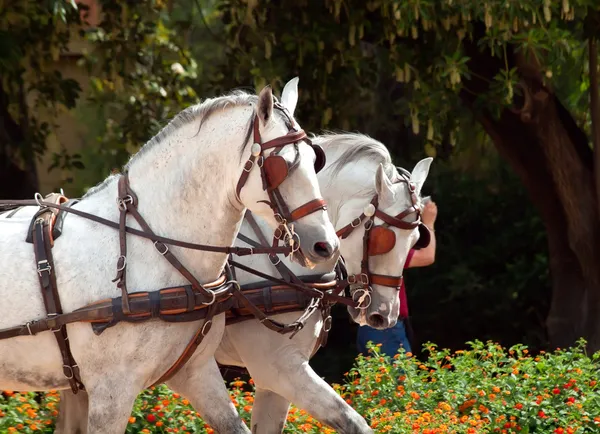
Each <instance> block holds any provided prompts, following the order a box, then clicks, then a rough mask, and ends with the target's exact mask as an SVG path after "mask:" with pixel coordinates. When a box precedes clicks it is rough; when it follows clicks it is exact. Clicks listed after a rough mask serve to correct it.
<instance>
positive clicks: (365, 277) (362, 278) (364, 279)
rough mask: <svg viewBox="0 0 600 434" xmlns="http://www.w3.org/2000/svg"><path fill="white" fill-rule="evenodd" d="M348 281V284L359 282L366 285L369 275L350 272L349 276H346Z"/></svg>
mask: <svg viewBox="0 0 600 434" xmlns="http://www.w3.org/2000/svg"><path fill="white" fill-rule="evenodd" d="M359 277H360V280H359V279H358V278H359ZM348 283H349V284H350V285H354V284H356V283H360V284H361V285H368V284H369V276H368V275H367V274H365V273H360V274H351V275H350V276H348Z"/></svg>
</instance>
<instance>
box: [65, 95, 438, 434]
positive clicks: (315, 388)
mask: <svg viewBox="0 0 600 434" xmlns="http://www.w3.org/2000/svg"><path fill="white" fill-rule="evenodd" d="M286 91H287V92H286ZM290 93H291V96H290ZM282 101H283V102H285V103H286V106H287V107H292V108H293V107H294V106H295V101H296V98H295V88H289V87H288V86H286V89H284V93H283V97H282ZM313 143H318V144H320V145H322V146H323V147H324V149H325V152H326V155H327V166H326V167H325V169H324V170H323V171H322V172H320V173H319V174H318V178H319V183H320V185H321V192H322V193H323V195H324V197H325V198H326V200H327V203H328V211H329V215H330V219H331V220H332V221H333V222H334V225H335V227H336V229H340V228H343V227H344V226H346V225H347V224H349V223H350V222H351V221H352V220H353V219H355V218H356V217H358V216H359V215H360V214H361V213H362V212H363V210H364V209H365V207H367V205H368V204H369V203H370V201H371V199H372V198H373V196H374V195H376V194H377V195H378V196H379V199H380V200H379V209H381V210H382V211H384V212H385V213H387V214H389V215H397V214H398V213H399V212H401V211H403V210H404V209H407V208H408V207H409V206H410V205H411V197H410V194H409V191H408V187H407V185H406V184H405V183H398V182H396V181H397V180H398V178H399V175H398V173H397V171H396V168H395V167H394V165H393V164H392V161H391V157H390V154H389V152H388V150H387V149H386V148H385V146H384V145H382V144H381V143H380V142H378V141H376V140H373V139H371V138H369V137H367V136H363V135H359V134H332V135H326V136H321V137H317V138H315V139H313ZM431 161H432V159H431V158H427V159H424V160H422V161H420V162H419V163H418V164H417V165H416V166H415V168H414V170H413V172H412V176H411V180H412V181H413V182H414V184H415V186H416V194H417V195H419V194H420V191H421V188H422V186H423V183H424V182H425V180H426V178H427V175H428V172H429V166H430V164H431ZM256 220H257V222H258V223H259V226H260V227H261V229H262V230H263V232H264V233H265V234H267V233H268V231H269V230H268V227H267V225H266V223H265V222H264V220H262V219H258V218H257V219H256ZM381 223H382V222H381V221H379V219H376V220H375V224H381ZM391 229H392V230H393V231H394V233H395V245H394V247H393V249H392V250H390V251H389V252H388V253H386V254H382V255H378V256H376V257H373V258H371V261H372V262H371V267H370V271H372V272H373V273H378V274H387V275H395V276H398V275H400V274H401V273H402V270H403V268H404V262H405V260H406V257H407V255H408V252H409V250H410V248H411V247H412V246H414V244H415V243H416V242H417V239H418V238H419V233H418V231H417V230H401V229H397V228H391ZM240 233H242V234H244V235H245V236H247V237H249V238H253V239H256V236H255V235H254V232H253V230H252V229H251V227H250V225H249V224H248V222H247V220H245V221H244V223H243V224H242V228H241V230H240ZM363 234H364V227H363V226H359V227H357V229H356V230H355V231H354V232H353V233H352V234H351V235H350V236H348V237H347V238H346V239H345V240H343V241H342V244H341V248H340V249H341V252H342V255H343V256H344V258H345V260H346V266H347V269H348V272H349V274H356V273H360V272H361V260H362V252H363V248H362V240H363ZM239 262H242V263H244V264H245V265H247V266H250V267H252V268H255V269H257V270H259V271H262V272H264V273H267V274H271V275H275V276H276V275H277V270H276V269H275V268H274V267H273V265H272V264H271V262H270V260H269V259H268V258H265V257H258V256H255V257H248V258H243V259H240V261H239ZM284 262H285V263H286V265H287V267H288V268H290V269H291V270H292V271H293V272H294V273H296V274H297V275H299V276H302V275H304V276H306V275H322V274H327V273H329V272H331V271H332V270H333V267H334V265H335V260H331V261H329V262H326V263H322V264H319V265H318V266H317V267H315V268H314V269H312V270H310V271H307V270H306V269H302V268H300V267H298V266H297V265H295V264H292V263H290V262H289V261H284ZM237 278H238V281H239V282H240V283H241V284H243V285H245V284H250V283H253V282H257V281H259V280H260V278H257V277H256V276H254V275H252V274H249V273H245V272H244V271H240V270H237ZM372 297H373V300H372V303H371V305H370V306H369V308H368V312H365V311H364V310H363V311H360V312H359V311H357V310H355V309H351V308H349V311H350V313H351V315H352V317H353V319H354V320H355V321H356V322H358V323H359V324H361V325H364V324H370V325H372V326H375V327H377V328H387V327H392V326H393V325H394V324H395V322H396V320H397V318H398V313H399V298H398V292H397V291H396V290H395V289H393V288H389V287H385V286H378V285H374V288H373V293H372ZM361 312H362V313H361ZM272 317H273V318H274V319H277V320H278V321H280V322H283V323H286V322H292V321H294V320H295V319H296V318H297V317H298V313H286V314H279V315H275V316H272ZM322 326H323V324H322V318H321V316H320V315H319V314H314V315H313V316H312V317H311V318H310V319H309V321H308V322H307V324H306V326H305V327H304V329H303V330H302V331H300V332H299V333H298V334H297V335H296V336H295V337H294V338H293V339H291V340H290V339H289V336H286V335H281V334H278V333H275V332H273V331H271V330H268V329H267V328H265V327H264V326H263V325H262V324H261V323H260V322H259V321H257V320H247V321H244V322H241V323H238V324H232V325H229V326H227V327H226V328H225V334H224V336H223V340H222V342H221V345H220V346H219V348H218V350H217V352H216V360H217V361H218V362H219V363H221V364H226V365H237V366H240V367H245V368H247V369H248V371H249V373H250V375H251V376H252V378H253V379H254V382H255V384H256V395H255V401H254V407H253V410H252V432H253V433H261V434H263V433H265V434H272V433H280V432H282V430H283V427H284V424H285V421H286V417H287V413H288V409H289V405H290V402H294V403H295V404H296V405H297V406H299V407H301V408H303V409H305V410H307V411H308V412H309V413H310V414H311V415H312V416H314V417H315V418H316V419H318V420H319V421H321V422H322V423H325V424H327V425H329V426H331V427H333V428H335V429H336V430H338V431H339V432H341V433H371V432H372V430H371V428H370V427H369V426H368V424H367V423H366V421H365V420H364V419H363V418H362V417H361V416H360V415H359V414H358V413H357V412H356V411H355V410H354V409H352V407H351V406H350V405H348V404H347V403H346V402H345V401H344V400H343V399H341V398H340V396H339V395H338V394H337V393H336V392H335V391H334V390H333V389H332V388H331V387H330V386H329V385H328V384H327V383H326V382H325V381H323V380H322V379H321V378H320V377H319V376H318V375H317V374H316V373H315V372H314V371H313V370H312V368H311V367H310V365H309V363H308V362H309V359H310V357H311V355H312V353H313V350H314V349H315V345H316V343H317V339H318V336H319V335H320V333H321V329H322ZM183 382H187V384H189V385H190V387H197V388H202V386H203V385H202V382H201V381H200V378H199V377H198V374H197V372H196V367H195V366H194V364H193V363H188V364H187V365H186V366H185V367H184V369H183V370H182V371H181V372H180V373H178V374H177V375H176V376H175V377H173V379H172V380H170V381H167V385H168V386H169V387H171V388H174V389H175V390H178V386H179V384H181V383H183ZM192 404H193V405H194V408H195V409H196V411H198V412H199V413H200V414H201V415H202V417H204V418H205V419H207V420H210V419H214V418H215V417H216V415H217V414H218V413H219V412H220V411H221V409H222V408H223V406H224V405H225V404H226V403H225V401H223V402H221V403H219V402H217V401H213V402H212V403H211V405H202V406H199V405H198V403H197V402H192ZM85 407H86V406H85V395H83V394H79V395H73V394H72V393H71V392H69V391H64V392H63V393H62V394H61V404H60V413H59V419H58V421H57V431H59V432H61V433H67V432H74V431H75V430H76V429H77V428H79V427H81V423H80V421H82V420H84V418H83V417H82V415H81V414H80V411H82V410H84V409H85Z"/></svg>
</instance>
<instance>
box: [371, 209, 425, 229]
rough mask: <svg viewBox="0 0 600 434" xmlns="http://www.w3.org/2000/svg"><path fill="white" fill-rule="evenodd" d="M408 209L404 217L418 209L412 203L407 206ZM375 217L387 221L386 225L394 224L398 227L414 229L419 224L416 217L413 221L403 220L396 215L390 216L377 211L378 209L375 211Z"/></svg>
mask: <svg viewBox="0 0 600 434" xmlns="http://www.w3.org/2000/svg"><path fill="white" fill-rule="evenodd" d="M408 210H410V212H409V213H406V214H405V215H404V217H405V216H406V215H408V214H411V213H413V212H417V211H418V210H417V208H416V207H415V206H414V205H413V206H411V207H410V208H408ZM405 212H406V211H405ZM402 214H404V212H403V213H401V214H400V215H402ZM375 217H378V218H380V219H381V220H383V221H384V222H385V223H387V224H388V225H390V226H395V227H397V228H399V229H414V228H416V227H417V226H419V223H420V222H421V221H420V219H417V220H415V221H414V222H405V221H404V220H399V219H397V218H396V217H392V216H390V215H388V214H386V213H384V212H382V211H379V210H376V211H375Z"/></svg>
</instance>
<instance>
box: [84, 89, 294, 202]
mask: <svg viewBox="0 0 600 434" xmlns="http://www.w3.org/2000/svg"><path fill="white" fill-rule="evenodd" d="M273 100H274V101H277V98H275V96H273ZM257 103H258V96H257V95H254V94H251V93H249V92H246V91H244V90H239V89H236V90H233V91H231V92H229V93H228V94H226V95H222V96H219V97H214V98H208V99H206V100H204V101H203V102H201V103H199V104H195V105H193V106H190V107H187V108H185V109H183V110H182V111H181V112H179V113H178V114H177V115H175V117H174V118H173V119H172V120H171V121H170V122H169V123H168V124H167V125H165V126H164V127H163V128H162V129H161V130H160V131H159V132H158V133H157V134H156V135H155V136H154V137H152V138H151V139H150V140H148V141H147V142H146V143H145V144H144V145H143V146H142V147H141V148H140V150H139V151H138V152H136V153H135V154H133V155H132V156H131V158H130V159H129V161H128V162H127V164H125V166H124V167H123V170H124V171H127V170H128V169H129V168H130V167H131V165H132V164H133V163H134V162H135V161H137V160H138V159H139V158H140V156H142V155H144V154H147V153H148V152H149V151H150V150H152V149H153V148H155V147H156V146H158V145H160V144H161V143H162V142H163V141H164V140H165V139H166V138H167V137H168V136H169V135H171V134H172V133H173V132H175V131H177V130H178V129H179V128H181V127H183V126H186V125H188V124H190V123H192V122H194V121H199V124H198V133H199V132H200V129H201V128H202V124H203V123H204V122H205V121H206V120H207V119H208V118H209V117H210V116H212V115H213V114H214V113H215V112H217V111H221V110H225V109H226V108H228V107H238V106H251V107H253V108H254V107H256V105H257ZM273 112H274V113H276V112H279V110H276V109H274V110H273ZM279 117H280V118H281V119H282V120H283V121H284V122H285V124H286V126H287V127H288V128H291V124H290V122H289V120H288V118H287V117H286V116H283V114H281V113H279ZM251 134H252V119H250V120H249V126H248V129H247V132H246V136H245V140H244V142H243V143H242V146H241V149H240V154H241V153H243V152H244V149H245V148H246V146H247V144H248V143H249V140H250V135H251ZM115 176H117V175H115V174H113V175H110V176H109V177H107V178H106V179H105V180H104V181H102V182H101V183H100V184H98V185H96V186H95V187H92V188H90V189H89V190H88V191H87V192H86V193H85V195H84V196H83V198H85V197H88V196H90V195H93V194H95V193H97V192H99V191H100V190H103V189H104V188H105V187H106V186H107V185H108V184H109V183H110V182H111V180H112V179H113V178H114V177H115Z"/></svg>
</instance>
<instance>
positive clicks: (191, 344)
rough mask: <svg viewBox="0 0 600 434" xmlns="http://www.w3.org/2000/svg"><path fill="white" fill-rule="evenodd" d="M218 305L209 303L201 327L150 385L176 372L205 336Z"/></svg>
mask: <svg viewBox="0 0 600 434" xmlns="http://www.w3.org/2000/svg"><path fill="white" fill-rule="evenodd" d="M217 307H218V305H217V304H216V303H213V304H211V305H210V306H209V307H208V310H207V311H206V318H205V320H204V323H203V324H202V327H200V328H199V329H198V331H197V332H196V334H195V335H194V337H193V338H192V340H191V341H190V342H189V343H188V344H187V346H186V347H185V349H184V350H183V353H182V354H181V355H180V356H179V358H178V359H177V360H176V361H175V363H174V364H173V366H171V367H170V368H169V370H168V371H167V372H165V373H164V374H163V375H162V376H161V377H160V378H159V379H158V380H156V381H155V382H154V384H152V386H156V385H158V384H161V383H164V382H165V381H167V380H169V379H170V378H172V377H173V376H174V375H175V374H177V373H178V372H179V371H180V370H181V368H182V367H183V365H185V364H186V362H187V361H188V360H189V359H190V358H191V357H192V356H193V355H194V353H195V351H196V349H197V348H198V347H199V346H200V344H201V343H202V341H203V340H204V338H205V336H206V335H207V334H208V332H209V331H210V329H211V327H212V322H213V318H214V316H215V314H216V313H217Z"/></svg>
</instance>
